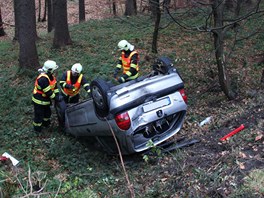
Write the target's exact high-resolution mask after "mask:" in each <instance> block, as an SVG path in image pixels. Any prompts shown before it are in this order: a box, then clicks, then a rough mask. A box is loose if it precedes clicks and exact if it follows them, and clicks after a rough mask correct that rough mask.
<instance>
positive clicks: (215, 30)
mask: <svg viewBox="0 0 264 198" xmlns="http://www.w3.org/2000/svg"><path fill="white" fill-rule="evenodd" d="M204 2H208V3H204ZM260 2H261V0H256V1H255V2H254V3H255V4H254V5H253V3H252V2H250V4H252V6H251V7H249V6H248V5H249V4H246V3H247V2H244V1H243V3H244V4H246V5H244V9H243V10H242V11H241V8H242V2H241V1H236V2H235V3H236V4H235V5H233V4H232V5H231V4H228V6H229V9H226V7H225V6H226V0H209V1H199V0H197V1H192V3H196V4H195V5H192V7H195V8H196V9H194V12H191V8H192V7H190V8H189V9H188V13H189V14H192V16H195V17H198V16H202V17H203V18H204V24H203V25H193V24H192V25H189V24H186V23H184V22H185V20H186V15H184V18H183V20H180V17H178V18H176V17H175V16H172V14H171V13H169V10H168V9H167V8H166V9H167V11H168V13H169V15H170V16H171V18H172V19H173V21H174V22H175V23H176V24H177V25H179V26H180V27H181V28H183V29H185V30H191V31H198V32H207V33H210V34H212V35H213V40H214V52H215V59H216V63H217V68H218V77H219V84H220V86H221V89H222V91H223V92H224V93H225V95H226V96H227V98H229V99H234V98H235V96H236V95H235V93H236V90H234V89H233V87H232V86H231V84H232V83H231V80H233V79H232V78H231V77H229V75H230V72H229V69H228V61H227V59H228V57H229V56H230V54H231V53H233V50H234V48H235V47H234V46H235V45H236V43H238V42H239V40H240V41H241V40H243V39H248V38H249V37H247V38H240V39H238V33H239V31H238V30H237V28H238V27H240V24H242V22H244V21H246V20H247V19H249V18H250V17H251V18H252V16H253V15H257V14H259V15H260V16H259V17H261V16H263V13H264V10H260V6H259V4H260ZM232 3H234V1H232ZM238 4H239V12H238V11H234V13H233V16H232V15H231V14H230V10H232V9H231V8H235V9H237V6H238ZM199 6H200V7H199ZM209 8H211V10H210V9H209ZM199 9H200V10H199ZM197 10H199V11H200V14H201V15H199V13H198V12H197ZM228 12H229V13H228ZM261 13H262V15H261ZM181 15H182V13H181ZM182 16H183V15H182ZM262 20H263V19H262ZM211 21H212V22H213V23H211ZM255 28H256V29H257V27H255ZM227 33H230V34H233V35H234V36H233V42H230V41H229V43H227V42H226V35H227ZM255 34H256V32H255V33H252V35H255ZM228 44H229V46H230V51H229V52H227V45H228ZM231 44H233V45H231ZM226 55H228V56H226Z"/></svg>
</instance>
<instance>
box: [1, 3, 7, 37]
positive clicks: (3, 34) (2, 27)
mask: <svg viewBox="0 0 264 198" xmlns="http://www.w3.org/2000/svg"><path fill="white" fill-rule="evenodd" d="M5 35H6V33H5V31H4V23H3V21H2V13H1V7H0V36H5Z"/></svg>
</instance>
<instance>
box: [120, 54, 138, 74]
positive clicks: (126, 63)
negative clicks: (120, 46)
mask: <svg viewBox="0 0 264 198" xmlns="http://www.w3.org/2000/svg"><path fill="white" fill-rule="evenodd" d="M134 54H137V51H133V52H131V53H130V54H129V56H128V57H127V58H126V57H125V52H122V55H121V59H122V66H123V74H125V73H126V72H128V71H129V69H130V65H131V57H132V56H133V55H134ZM135 69H136V70H137V71H138V69H139V68H138V63H137V65H136V68H135Z"/></svg>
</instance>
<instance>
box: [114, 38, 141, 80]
mask: <svg viewBox="0 0 264 198" xmlns="http://www.w3.org/2000/svg"><path fill="white" fill-rule="evenodd" d="M117 46H118V48H119V50H121V51H122V52H121V57H120V58H119V60H118V63H117V65H116V68H115V71H114V78H115V79H117V80H118V82H119V83H124V82H126V81H130V80H134V79H136V78H137V77H138V75H139V74H138V71H139V67H138V62H139V54H138V52H137V51H136V50H134V48H135V47H134V45H131V44H130V43H129V42H128V41H126V40H121V41H120V42H119V43H118V45H117ZM121 69H122V75H121V76H120V77H118V78H117V75H118V73H119V71H120V70H121Z"/></svg>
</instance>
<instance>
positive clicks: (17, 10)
mask: <svg viewBox="0 0 264 198" xmlns="http://www.w3.org/2000/svg"><path fill="white" fill-rule="evenodd" d="M18 5H19V0H14V1H13V6H14V15H15V34H14V37H13V41H18V32H19V24H18V23H19V21H18V19H19V15H20V14H19V12H20V9H18Z"/></svg>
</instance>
